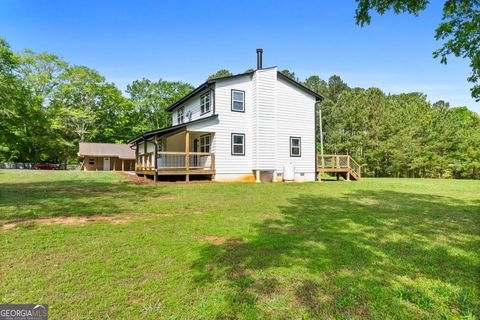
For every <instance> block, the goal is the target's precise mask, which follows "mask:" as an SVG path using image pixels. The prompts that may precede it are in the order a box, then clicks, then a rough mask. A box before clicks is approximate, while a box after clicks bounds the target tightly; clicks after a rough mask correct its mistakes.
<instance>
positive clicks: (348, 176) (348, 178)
mask: <svg viewBox="0 0 480 320" xmlns="http://www.w3.org/2000/svg"><path fill="white" fill-rule="evenodd" d="M347 181H350V172H347Z"/></svg>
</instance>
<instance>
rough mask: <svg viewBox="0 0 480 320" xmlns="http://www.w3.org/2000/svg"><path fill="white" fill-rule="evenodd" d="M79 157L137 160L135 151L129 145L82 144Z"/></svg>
mask: <svg viewBox="0 0 480 320" xmlns="http://www.w3.org/2000/svg"><path fill="white" fill-rule="evenodd" d="M78 155H79V156H80V157H85V156H91V157H118V158H120V159H135V150H132V149H131V148H130V145H128V144H116V143H87V142H81V143H80V146H79V151H78Z"/></svg>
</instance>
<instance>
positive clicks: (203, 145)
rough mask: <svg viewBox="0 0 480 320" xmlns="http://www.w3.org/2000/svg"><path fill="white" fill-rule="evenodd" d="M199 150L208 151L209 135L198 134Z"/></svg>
mask: <svg viewBox="0 0 480 320" xmlns="http://www.w3.org/2000/svg"><path fill="white" fill-rule="evenodd" d="M200 152H207V153H209V152H210V135H209V134H206V135H203V136H200Z"/></svg>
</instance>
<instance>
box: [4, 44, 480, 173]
mask: <svg viewBox="0 0 480 320" xmlns="http://www.w3.org/2000/svg"><path fill="white" fill-rule="evenodd" d="M250 70H251V69H250ZM250 70H247V71H250ZM282 72H283V73H284V74H286V75H287V76H289V77H291V78H293V79H295V80H297V81H299V82H302V83H303V84H304V85H305V86H307V87H308V88H310V89H311V90H313V91H316V92H318V93H319V94H321V95H322V96H323V97H324V98H325V99H324V101H323V102H322V104H321V105H322V116H323V129H324V142H325V145H324V150H325V153H332V154H350V155H352V156H353V157H355V159H357V160H358V161H359V162H360V163H361V164H362V165H363V174H364V175H365V176H375V177H387V176H390V177H391V176H394V177H438V178H445V177H452V178H471V179H478V178H480V172H479V168H480V117H479V115H478V114H477V113H475V112H472V111H469V110H468V109H467V108H466V107H457V108H451V107H450V106H449V104H448V103H447V102H444V101H438V102H436V103H434V104H431V103H430V102H428V101H427V99H426V96H425V95H424V94H421V93H406V94H398V95H388V94H385V93H383V92H382V91H381V90H380V89H377V88H370V89H362V88H350V87H349V86H348V85H347V84H346V83H344V82H343V81H342V79H341V78H340V77H338V76H332V77H330V79H328V81H325V80H322V79H320V78H319V77H318V76H310V77H309V78H307V79H306V80H305V81H301V80H300V79H298V78H297V77H296V76H295V73H293V72H290V71H288V70H283V71H282ZM227 75H231V73H230V71H228V70H225V69H222V70H220V71H218V72H217V73H215V74H212V75H211V76H210V77H209V78H214V77H218V76H227ZM192 89H193V87H192V86H191V85H190V84H187V83H183V82H170V81H164V80H158V81H151V80H147V79H141V80H137V81H133V82H132V83H131V84H129V85H128V86H127V89H126V95H123V94H122V92H121V91H120V90H119V89H118V88H117V87H116V86H115V85H114V84H113V83H108V82H106V80H105V78H104V77H103V76H102V75H100V74H99V73H98V72H97V71H95V70H92V69H90V68H88V67H85V66H76V65H72V64H69V63H68V62H65V61H63V60H61V59H60V58H59V57H57V56H55V55H53V54H49V53H36V52H33V51H31V50H25V51H23V52H20V53H14V52H12V50H11V48H10V47H9V45H8V43H7V42H6V41H5V40H3V39H1V38H0V116H1V119H2V120H1V122H0V162H10V161H11V162H44V161H48V162H59V163H76V161H77V159H76V155H77V152H78V143H79V142H81V141H84V142H111V143H122V142H126V141H128V140H129V139H131V138H132V137H134V136H136V135H138V134H140V133H142V132H145V131H148V130H153V129H157V128H161V127H166V126H169V125H170V124H171V123H170V121H171V119H170V115H169V114H168V113H167V112H166V111H165V109H166V108H167V107H168V106H169V105H170V104H171V103H173V102H174V101H176V100H178V99H179V98H181V97H182V96H184V95H185V94H186V93H188V92H189V91H190V90H192ZM318 140H320V139H318ZM317 147H318V150H320V145H318V146H317Z"/></svg>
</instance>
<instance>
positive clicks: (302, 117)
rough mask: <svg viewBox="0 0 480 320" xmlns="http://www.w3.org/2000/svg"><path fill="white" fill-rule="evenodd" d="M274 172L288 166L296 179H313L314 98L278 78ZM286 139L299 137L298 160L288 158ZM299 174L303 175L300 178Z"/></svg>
mask: <svg viewBox="0 0 480 320" xmlns="http://www.w3.org/2000/svg"><path fill="white" fill-rule="evenodd" d="M277 104H278V110H281V112H278V114H277V127H278V134H277V141H278V144H277V170H279V172H281V171H283V165H284V164H286V163H292V164H293V166H294V167H295V172H296V177H297V178H298V179H305V180H313V179H314V177H315V170H316V168H315V97H313V96H312V95H310V94H308V93H306V92H305V91H304V90H302V89H300V88H298V87H296V86H295V85H293V84H291V83H289V82H287V80H284V79H282V78H279V79H278V81H277ZM290 137H299V138H301V157H298V156H297V157H290V152H291V150H290ZM300 173H304V174H305V175H304V176H303V177H302V176H300Z"/></svg>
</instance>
